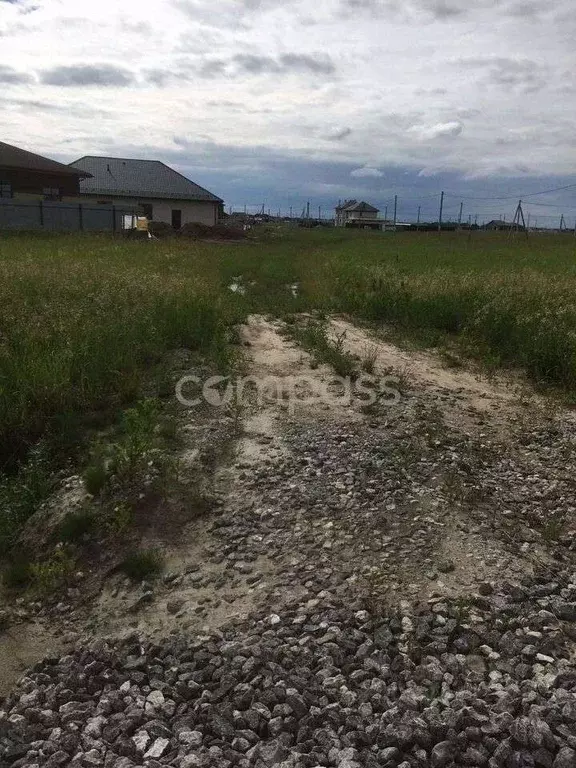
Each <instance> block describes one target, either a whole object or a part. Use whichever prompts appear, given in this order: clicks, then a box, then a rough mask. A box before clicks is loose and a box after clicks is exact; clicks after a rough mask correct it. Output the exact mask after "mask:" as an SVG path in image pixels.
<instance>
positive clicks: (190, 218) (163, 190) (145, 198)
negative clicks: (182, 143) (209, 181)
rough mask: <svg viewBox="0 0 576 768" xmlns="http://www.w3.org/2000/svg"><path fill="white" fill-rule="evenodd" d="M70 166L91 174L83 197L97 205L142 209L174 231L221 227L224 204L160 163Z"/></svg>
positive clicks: (101, 161)
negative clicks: (191, 226) (196, 226)
mask: <svg viewBox="0 0 576 768" xmlns="http://www.w3.org/2000/svg"><path fill="white" fill-rule="evenodd" d="M70 165H71V166H72V167H74V168H77V169H79V170H81V171H85V172H87V173H88V174H90V175H89V177H87V178H85V179H82V180H81V181H80V197H81V198H83V199H86V198H89V199H91V200H92V201H96V202H97V203H102V204H103V205H104V204H110V203H111V204H113V205H116V204H120V203H122V204H127V205H131V206H135V207H139V209H140V210H141V212H142V213H143V215H145V216H146V217H147V218H148V219H149V220H150V221H162V222H165V223H166V224H170V225H171V226H172V227H174V229H180V227H182V226H183V225H184V224H189V223H197V224H208V225H210V226H212V225H214V224H217V223H218V220H219V219H220V216H221V213H222V210H223V200H222V199H221V198H219V197H217V196H216V195H214V194H212V192H209V191H208V190H207V189H204V187H201V186H199V185H198V184H195V183H194V182H193V181H190V179H187V178H186V177H185V176H183V175H182V174H181V173H178V172H177V171H175V170H174V169H173V168H170V167H169V166H168V165H165V163H162V162H160V161H159V160H130V159H125V158H119V157H97V156H94V155H86V156H85V157H81V158H80V159H79V160H75V161H74V162H73V163H70Z"/></svg>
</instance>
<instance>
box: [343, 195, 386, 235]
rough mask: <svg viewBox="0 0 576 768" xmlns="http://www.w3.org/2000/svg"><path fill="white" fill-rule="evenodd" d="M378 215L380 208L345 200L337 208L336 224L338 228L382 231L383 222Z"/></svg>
mask: <svg viewBox="0 0 576 768" xmlns="http://www.w3.org/2000/svg"><path fill="white" fill-rule="evenodd" d="M378 213H379V211H378V208H374V206H373V205H370V204H369V203H365V202H364V201H362V202H360V203H359V202H358V201H357V200H345V201H344V203H340V204H339V205H337V206H336V218H335V224H336V226H337V227H349V228H356V229H359V228H360V229H380V227H381V226H382V221H380V219H379V218H378Z"/></svg>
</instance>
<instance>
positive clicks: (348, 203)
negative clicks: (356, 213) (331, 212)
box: [336, 200, 358, 211]
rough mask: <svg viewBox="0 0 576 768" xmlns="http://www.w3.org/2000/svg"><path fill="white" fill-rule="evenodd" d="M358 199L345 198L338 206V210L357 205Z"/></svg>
mask: <svg viewBox="0 0 576 768" xmlns="http://www.w3.org/2000/svg"><path fill="white" fill-rule="evenodd" d="M357 202H358V201H357V200H344V202H343V203H341V204H340V205H337V206H336V210H337V211H345V210H347V209H348V208H349V207H350V206H351V205H356V203H357Z"/></svg>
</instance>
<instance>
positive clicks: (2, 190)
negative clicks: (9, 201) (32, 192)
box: [0, 181, 12, 197]
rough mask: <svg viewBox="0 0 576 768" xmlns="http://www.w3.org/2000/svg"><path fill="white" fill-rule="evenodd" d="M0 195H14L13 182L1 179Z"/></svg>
mask: <svg viewBox="0 0 576 768" xmlns="http://www.w3.org/2000/svg"><path fill="white" fill-rule="evenodd" d="M0 197H12V184H10V182H9V181H0Z"/></svg>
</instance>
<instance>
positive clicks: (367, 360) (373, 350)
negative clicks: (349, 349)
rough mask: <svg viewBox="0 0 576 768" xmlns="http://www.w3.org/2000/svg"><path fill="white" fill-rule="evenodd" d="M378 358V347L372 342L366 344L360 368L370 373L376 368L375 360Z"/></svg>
mask: <svg viewBox="0 0 576 768" xmlns="http://www.w3.org/2000/svg"><path fill="white" fill-rule="evenodd" d="M377 360H378V347H377V346H376V345H375V344H373V345H372V346H367V347H366V350H365V352H364V356H363V357H362V370H363V371H365V372H366V373H369V374H372V373H374V371H375V370H376V361H377Z"/></svg>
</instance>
